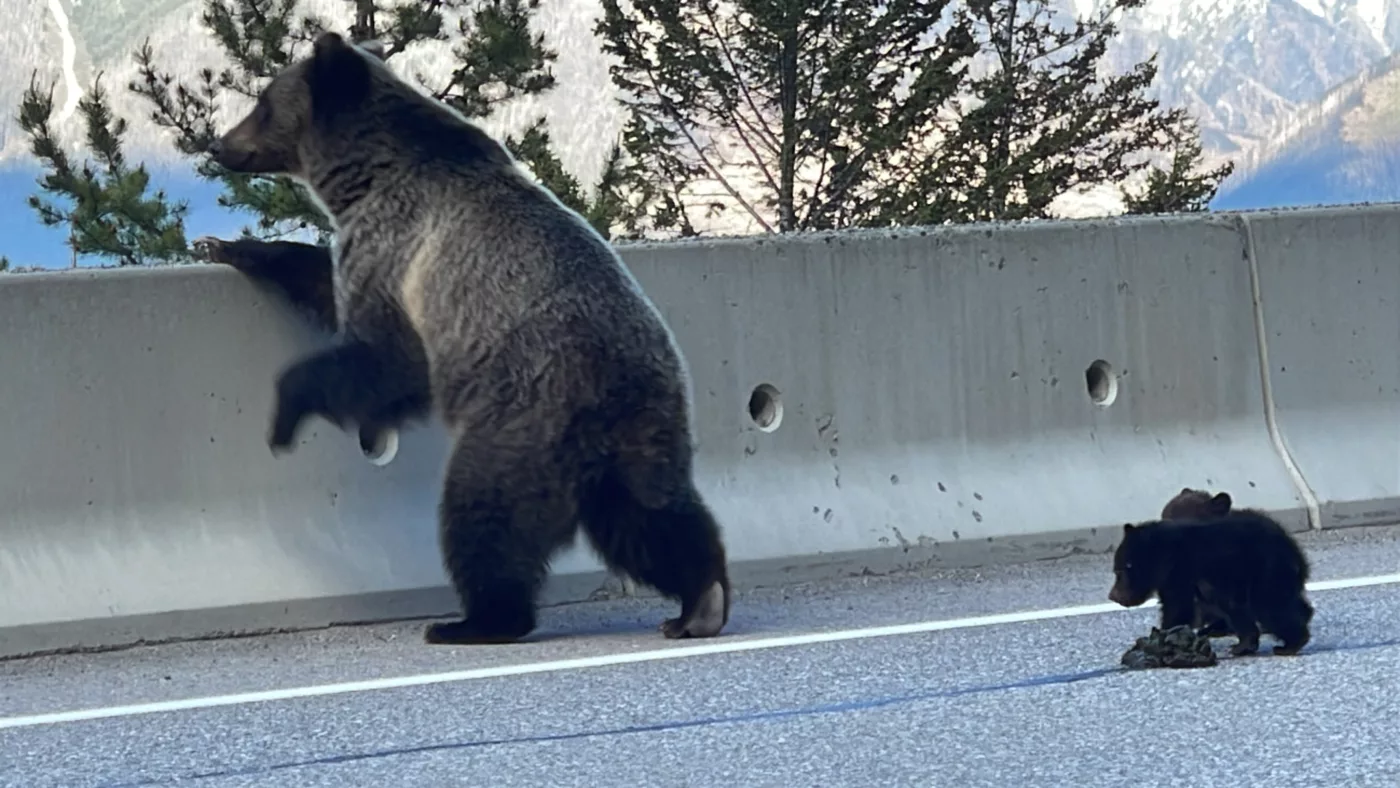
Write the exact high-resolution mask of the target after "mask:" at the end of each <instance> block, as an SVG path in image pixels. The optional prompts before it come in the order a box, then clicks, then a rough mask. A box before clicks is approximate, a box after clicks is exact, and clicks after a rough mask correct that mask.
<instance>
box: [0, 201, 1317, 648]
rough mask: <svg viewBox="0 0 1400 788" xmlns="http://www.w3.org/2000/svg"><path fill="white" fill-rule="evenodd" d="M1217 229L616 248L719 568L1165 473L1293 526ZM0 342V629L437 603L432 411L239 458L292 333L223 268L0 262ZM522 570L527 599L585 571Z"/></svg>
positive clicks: (1086, 542) (435, 607)
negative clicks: (671, 385) (661, 355)
mask: <svg viewBox="0 0 1400 788" xmlns="http://www.w3.org/2000/svg"><path fill="white" fill-rule="evenodd" d="M1244 251H1245V234H1243V233H1241V232H1240V231H1239V226H1238V222H1237V220H1235V219H1233V218H1230V217H1191V218H1181V217H1176V218H1150V219H1137V220H1132V221H1121V220H1120V221H1102V222H1066V223H1055V224H1037V225H1022V226H1013V227H1005V228H996V229H995V230H993V229H992V228H989V227H964V228H953V229H939V230H937V231H932V230H930V231H927V232H922V231H918V230H912V231H903V232H882V233H853V234H821V235H813V236H804V237H797V238H788V239H782V240H781V241H778V240H775V239H758V240H721V241H704V242H690V243H681V244H666V245H631V246H624V247H622V252H623V255H624V257H625V258H626V260H627V262H628V264H629V266H631V268H632V269H633V270H634V272H635V273H636V275H637V277H638V279H639V280H640V281H641V283H642V285H643V287H644V288H645V289H646V290H647V291H648V293H649V294H650V295H651V296H652V298H653V299H654V300H655V301H656V302H657V304H658V306H659V307H660V308H661V310H662V312H663V313H664V314H665V316H666V318H667V319H668V320H669V321H670V323H671V325H672V327H673V329H674V330H675V332H676V335H677V337H678V339H679V341H680V344H681V346H682V348H683V349H684V351H685V353H686V355H687V358H688V361H689V363H690V367H691V371H692V376H693V379H694V385H695V400H696V426H697V433H698V440H699V442H700V451H701V456H700V458H699V460H698V466H699V471H700V474H701V477H702V485H703V488H704V491H705V492H706V494H707V495H708V496H709V499H710V501H711V503H712V505H713V506H714V507H715V509H716V511H717V512H718V514H719V516H720V518H721V519H722V521H723V524H724V526H725V530H726V536H727V540H728V542H729V547H730V555H731V557H732V559H733V561H734V562H735V568H734V575H735V579H736V582H737V584H738V585H739V586H740V587H741V588H742V587H744V586H752V585H756V584H766V583H770V582H778V581H783V580H797V579H808V578H815V577H823V576H832V575H840V574H844V573H860V572H865V571H875V572H883V571H889V570H892V569H899V568H907V567H911V566H916V565H923V564H927V563H930V562H934V563H938V562H943V563H966V562H983V561H988V560H996V559H998V558H1006V557H1043V556H1049V555H1063V554H1066V553H1069V552H1074V551H1077V550H1101V549H1106V548H1107V547H1109V546H1110V545H1111V544H1112V542H1113V541H1114V540H1115V539H1116V536H1117V533H1118V526H1119V525H1121V524H1122V523H1123V522H1125V521H1129V520H1137V519H1145V518H1148V517H1152V516H1155V515H1156V513H1157V512H1158V510H1159V509H1160V507H1161V505H1162V503H1164V502H1165V500H1166V499H1167V498H1168V497H1170V496H1171V495H1172V494H1173V493H1174V492H1176V490H1178V489H1179V488H1180V487H1181V486H1183V485H1193V486H1207V487H1211V488H1215V489H1227V490H1230V491H1231V492H1232V493H1233V494H1234V495H1235V496H1236V498H1237V499H1238V500H1239V501H1240V502H1241V504H1247V505H1251V506H1260V507H1263V508H1266V509H1269V510H1272V511H1274V512H1275V513H1277V514H1279V515H1280V516H1281V517H1282V518H1283V519H1284V521H1285V522H1286V523H1287V524H1289V525H1290V526H1291V527H1293V528H1302V527H1305V526H1306V516H1305V513H1304V508H1303V499H1301V498H1300V497H1299V495H1298V494H1297V492H1296V491H1295V490H1296V485H1295V480H1294V479H1293V478H1291V477H1290V473H1289V468H1288V467H1287V465H1286V463H1285V462H1284V461H1283V459H1282V458H1281V456H1280V455H1279V453H1278V452H1277V451H1276V446H1275V444H1274V442H1273V438H1272V437H1271V434H1270V431H1269V429H1268V426H1267V419H1266V412H1265V409H1264V402H1265V398H1264V395H1263V391H1262V389H1261V375H1260V359H1259V354H1258V344H1257V341H1256V334H1255V327H1254V313H1253V310H1252V303H1253V281H1252V279H1251V266H1250V264H1249V263H1250V260H1249V258H1248V257H1247V256H1246V255H1245V254H1244ZM0 336H3V337H4V342H0V370H3V371H4V378H5V385H4V386H3V387H0V412H3V413H4V414H5V416H4V418H5V419H6V421H5V422H4V424H5V427H4V436H5V438H6V440H5V441H4V442H3V448H0V452H2V453H0V500H3V501H4V502H5V504H6V506H5V508H4V513H5V514H4V517H5V519H4V521H3V523H2V524H0V654H18V653H32V652H34V651H38V650H45V649H54V648H71V647H83V646H87V647H95V646H107V645H114V644H122V643H129V642H132V641H136V640H140V639H156V638H170V637H190V636H200V635H210V634H215V633H220V632H230V631H243V630H263V629H269V628H291V627H302V626H315V625H322V624H328V623H332V622H341V621H354V620H373V619H384V618H397V617H408V616H419V615H443V614H449V613H452V612H453V611H455V609H456V600H455V599H454V598H453V597H452V595H451V593H450V592H449V591H448V590H447V588H446V585H445V583H446V580H445V577H444V575H443V572H442V570H441V567H440V565H439V562H438V556H437V552H436V541H435V537H434V528H435V523H434V520H435V517H434V510H435V506H436V501H437V495H438V489H439V481H440V478H441V462H442V460H443V456H444V449H445V446H444V443H443V441H442V437H441V435H440V433H439V432H437V430H435V429H422V430H416V431H413V432H410V433H408V434H406V435H405V436H404V438H403V444H402V446H401V448H400V450H399V452H398V456H397V458H396V459H395V460H394V461H393V462H391V463H389V464H388V465H386V466H384V467H376V466H374V465H372V464H370V463H369V462H367V461H366V459H365V458H364V457H362V456H361V455H360V453H359V450H358V448H357V446H356V437H355V436H354V435H353V434H344V433H341V432H339V431H338V430H335V429H333V428H329V427H327V426H325V425H324V424H323V423H319V422H317V423H316V425H315V428H314V429H310V430H308V431H307V433H308V434H307V437H306V441H305V445H303V446H301V447H300V448H299V449H298V451H297V452H296V453H294V454H292V455H290V456H287V457H282V458H273V457H272V456H271V455H270V453H269V452H268V450H267V448H266V446H265V444H264V436H265V431H266V428H267V420H268V412H269V408H270V404H271V395H272V380H273V377H274V375H275V373H276V371H277V369H278V368H279V367H280V366H281V365H282V364H283V363H285V362H286V361H287V360H288V359H290V358H292V357H293V356H294V355H296V354H298V353H300V352H304V350H306V349H307V348H309V347H311V346H312V345H313V344H314V343H315V342H317V341H319V338H318V337H317V336H316V335H314V334H312V333H311V332H309V331H308V330H307V329H305V328H304V327H303V326H302V324H301V322H300V319H299V318H298V317H297V316H295V315H293V314H291V313H290V312H289V311H287V310H284V309H282V308H280V306H279V305H278V304H277V302H276V301H274V300H273V299H272V298H271V297H270V296H268V295H265V294H263V293H260V292H258V291H257V290H256V289H255V288H253V287H252V286H251V285H250V284H248V283H247V282H245V281H244V280H242V279H241V278H240V277H239V276H238V275H236V274H235V273H234V272H232V271H230V270H227V269H223V268H218V267H186V268H177V269H166V270H143V271H104V272H97V273H87V272H82V273H59V274H26V275H22V276H9V277H3V278H0ZM1096 362H1098V363H1096ZM1096 399H1097V400H1098V401H1096ZM555 571H556V574H555V576H554V579H553V580H552V582H551V586H550V589H549V591H548V592H547V594H546V598H547V600H548V601H565V600H576V599H582V598H585V597H587V596H588V595H589V594H591V593H593V592H594V591H596V590H597V589H598V587H599V585H600V584H601V583H603V581H604V580H605V579H606V578H605V576H604V575H603V574H602V572H601V571H600V567H599V565H598V563H597V561H596V560H595V559H594V558H593V557H592V556H591V554H590V553H588V552H587V551H585V550H583V549H576V550H574V551H573V552H571V553H569V554H567V555H565V556H562V557H561V558H560V559H559V560H558V561H556V562H555ZM740 605H741V607H740V608H739V609H738V610H737V611H736V615H740V616H742V602H741V603H740Z"/></svg>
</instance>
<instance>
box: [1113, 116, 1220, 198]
mask: <svg viewBox="0 0 1400 788" xmlns="http://www.w3.org/2000/svg"><path fill="white" fill-rule="evenodd" d="M1177 112H1179V113H1180V115H1181V120H1180V123H1179V125H1177V126H1175V127H1174V128H1173V133H1172V134H1171V143H1170V148H1171V160H1170V162H1169V164H1168V165H1167V167H1166V168H1165V169H1163V168H1160V167H1153V168H1152V171H1151V172H1150V173H1148V176H1147V181H1146V184H1145V185H1144V187H1143V189H1142V192H1141V193H1140V194H1132V193H1131V192H1129V191H1128V190H1127V189H1122V190H1121V192H1122V195H1123V203H1124V205H1125V206H1126V207H1127V212H1128V213H1130V214H1147V213H1155V214H1161V213H1198V212H1201V211H1205V210H1207V207H1208V206H1209V204H1210V201H1211V198H1213V197H1214V196H1215V193H1216V191H1217V190H1218V189H1219V188H1220V184H1221V183H1224V181H1225V179H1226V178H1228V177H1230V174H1231V173H1233V172H1234V171H1235V163H1234V162H1232V161H1227V162H1225V163H1224V164H1221V165H1219V166H1217V167H1216V168H1214V169H1211V170H1206V171H1204V172H1202V171H1200V168H1201V166H1202V163H1203V160H1204V158H1205V157H1204V154H1203V152H1202V150H1201V140H1200V136H1199V134H1198V133H1197V131H1196V124H1195V123H1194V121H1191V120H1190V119H1189V118H1187V117H1185V114H1186V113H1185V111H1184V110H1177Z"/></svg>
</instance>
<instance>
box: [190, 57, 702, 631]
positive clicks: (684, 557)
mask: <svg viewBox="0 0 1400 788" xmlns="http://www.w3.org/2000/svg"><path fill="white" fill-rule="evenodd" d="M383 57H384V53H383V48H382V47H379V46H376V45H374V44H371V43H366V44H360V45H356V44H352V43H350V42H348V41H347V40H345V39H344V38H342V37H341V36H340V35H338V34H335V33H322V34H321V35H319V36H317V38H316V39H315V42H314V43H313V46H312V52H311V54H310V55H309V56H307V57H304V58H302V59H300V60H297V61H295V62H293V63H292V64H290V65H288V66H286V67H285V68H283V69H282V70H281V71H280V72H279V73H278V74H277V75H276V76H274V77H273V79H272V80H271V81H270V82H269V83H268V84H267V85H266V86H265V87H264V88H263V90H262V92H261V93H260V94H259V96H258V98H257V102H256V105H255V106H254V107H253V109H252V111H251V112H250V113H249V114H248V115H247V116H246V117H245V118H244V119H243V120H241V121H240V122H239V123H238V124H237V125H235V126H234V127H233V129H231V130H230V131H229V132H228V133H226V134H225V135H223V137H221V138H220V139H218V140H217V141H216V142H215V143H214V145H213V146H212V147H211V150H210V154H211V155H212V157H213V158H214V160H215V161H216V162H218V163H219V164H220V165H221V166H223V167H224V168H225V169H228V170H230V171H233V172H240V173H246V174H260V175H286V176H290V177H292V178H294V179H296V180H297V181H299V182H300V183H302V184H303V185H304V186H305V187H306V188H307V190H308V192H309V193H310V194H311V195H312V196H313V197H314V198H315V199H316V200H317V202H318V203H319V205H320V206H321V208H322V209H323V210H324V211H325V213H326V214H327V216H328V217H329V218H330V219H331V220H332V223H333V226H334V228H335V244H334V249H333V250H331V251H327V252H319V251H315V250H313V249H311V248H308V247H307V246H306V245H304V244H303V245H297V244H282V245H268V244H265V243H258V242H254V243H239V242H227V243H226V242H222V241H217V242H214V241H208V242H206V243H205V244H204V246H205V247H206V249H205V251H206V253H207V254H208V255H209V256H210V257H211V258H212V259H217V260H219V261H221V262H223V263H225V264H227V265H231V266H233V267H235V268H237V269H238V270H240V271H242V272H243V273H245V274H246V275H248V276H249V277H251V278H253V279H255V280H257V281H260V282H265V283H267V284H269V285H271V286H272V287H273V289H276V290H279V291H280V292H281V293H282V294H283V295H284V296H285V297H286V298H288V299H290V300H291V301H293V302H294V303H297V304H298V305H299V306H301V307H302V308H303V309H305V311H307V312H308V314H309V315H310V316H311V317H312V318H313V319H314V320H316V321H317V322H320V323H322V324H326V323H327V321H329V320H333V321H334V330H335V338H334V340H333V342H332V344H331V346H330V347H328V348H326V349H324V350H321V351H318V352H316V353H313V354H311V355H309V356H307V357H306V358H303V359H301V360H300V361H297V362H295V363H293V364H291V365H290V366H288V367H287V368H286V369H285V370H283V371H282V373H281V374H280V375H279V377H278V380H277V383H276V405H275V412H274V414H273V418H272V425H271V430H270V432H269V436H268V444H269V446H270V447H271V448H272V449H273V451H274V452H281V451H288V450H290V449H291V447H292V445H293V442H294V439H295V434H296V432H297V429H298V427H299V426H300V425H301V424H302V422H303V421H305V420H306V419H308V418H311V417H313V416H320V417H322V418H324V419H326V420H328V421H330V422H331V423H333V424H336V425H338V426H341V427H342V428H343V427H345V426H347V425H349V424H357V425H359V428H360V433H361V438H362V441H363V439H364V436H365V435H366V434H374V433H376V432H377V431H379V430H380V429H382V428H385V427H391V426H396V425H398V424H401V423H403V422H405V421H407V420H412V419H420V418H424V417H426V416H428V415H436V416H438V417H440V419H441V421H442V423H443V424H444V425H445V427H446V429H447V432H448V434H449V436H450V437H451V441H452V447H451V450H450V455H449V459H448V461H447V467H446V469H445V473H444V476H443V483H442V491H441V497H440V499H439V504H438V535H439V548H440V550H441V552H442V556H443V563H444V566H445V568H446V570H447V574H448V576H449V578H450V579H451V581H452V584H453V586H454V588H455V589H456V591H457V593H458V595H459V597H460V599H461V601H462V605H463V608H464V616H463V618H462V619H461V620H458V621H453V622H448V623H437V624H433V625H431V626H429V627H428V628H427V629H426V630H425V631H424V638H425V640H427V641H428V642H430V643H457V644H465V643H501V642H510V641H514V640H517V639H519V638H521V637H524V636H525V635H527V634H529V633H530V632H531V631H533V630H534V628H535V626H536V604H537V596H538V593H539V591H540V589H541V587H542V585H543V583H544V581H545V579H546V576H547V574H548V569H549V563H550V560H551V558H552V556H553V555H554V554H555V553H556V552H557V551H559V550H560V549H562V548H564V547H566V546H567V545H569V544H570V543H572V542H573V540H574V536H575V534H576V532H577V531H578V530H579V528H580V526H581V527H582V530H583V531H584V533H585V534H586V536H587V538H588V540H589V542H590V543H591V545H592V546H593V548H594V550H595V551H596V552H597V553H598V554H599V556H600V557H601V558H602V559H603V562H604V563H605V564H606V565H607V566H608V568H609V569H611V570H613V571H614V572H616V573H620V574H625V575H628V576H630V577H631V578H633V579H635V580H636V581H637V582H638V583H639V584H642V585H646V586H650V587H651V588H654V589H656V590H657V591H659V592H660V593H661V594H662V595H663V596H665V597H667V598H669V599H672V600H676V601H679V602H680V607H681V611H680V615H679V616H678V617H676V618H671V619H667V620H665V621H663V622H662V623H661V630H662V632H663V634H664V635H665V636H666V637H668V638H683V637H712V636H714V635H717V634H718V633H719V632H720V630H722V629H723V628H724V626H725V624H726V623H727V622H728V620H729V612H730V583H729V576H728V571H727V568H726V558H725V549H724V543H723V540H722V538H721V534H720V528H719V525H718V523H717V522H716V520H715V517H714V515H713V514H712V513H711V511H710V509H709V507H708V505H707V504H706V502H705V501H704V500H703V498H702V496H701V495H700V492H699V491H698V490H697V488H696V483H695V478H694V465H693V461H694V453H695V446H694V438H693V434H692V428H691V425H690V417H691V394H690V390H689V389H690V378H689V371H688V369H687V367H686V364H685V360H684V358H683V357H682V355H681V352H680V349H679V348H678V347H677V345H676V343H675V340H674V338H673V337H672V335H671V332H670V329H669V327H668V326H667V325H666V324H665V322H664V321H663V320H662V318H661V315H660V313H659V312H658V311H657V310H656V308H655V306H654V305H653V304H652V303H651V301H650V300H649V299H648V298H647V297H646V295H645V294H644V293H643V292H642V289H641V288H640V286H639V285H638V284H637V282H636V281H635V280H634V279H633V278H632V275H631V273H630V272H629V271H628V270H627V268H626V266H625V265H624V264H623V262H622V259H621V258H620V257H619V255H618V254H617V252H616V251H615V250H614V249H613V247H612V245H611V244H609V243H608V242H607V241H606V240H605V239H604V238H603V237H602V236H601V235H599V234H598V233H597V232H596V231H595V230H594V229H593V228H592V227H591V226H590V225H589V224H588V222H587V221H585V220H584V219H583V218H582V217H581V216H579V215H578V214H577V213H575V212H574V211H572V210H570V209H569V208H567V207H566V206H564V205H563V204H562V203H561V202H560V201H559V200H558V199H557V198H556V197H555V196H554V195H553V194H552V193H551V192H549V190H547V189H545V188H544V187H542V186H540V185H538V184H537V183H536V182H535V181H534V180H533V179H532V178H531V177H530V176H529V174H528V173H527V172H525V171H524V170H523V169H521V168H520V166H519V165H518V164H517V162H516V161H515V159H514V158H513V157H512V156H511V155H510V153H509V152H508V151H507V150H506V148H505V146H504V145H502V144H501V143H499V142H497V141H496V140H495V139H493V138H492V137H490V136H489V135H487V134H486V133H485V132H484V131H482V130H481V129H480V128H478V127H477V126H475V125H473V124H472V123H470V122H469V121H467V120H466V119H465V118H464V117H463V116H462V115H461V114H459V113H457V112H455V111H454V110H452V109H451V108H450V107H448V106H447V105H445V104H443V103H442V102H439V101H436V100H434V99H433V98H432V97H430V96H427V95H426V94H424V93H423V92H422V91H420V90H419V89H417V88H415V87H414V86H412V85H410V84H409V83H407V82H405V81H403V80H402V79H400V78H399V77H398V76H397V75H395V74H394V73H393V72H392V71H390V70H389V68H388V67H387V66H386V65H385V64H384V62H383ZM328 294H330V295H331V296H332V297H331V298H330V300H328V298H327V297H328Z"/></svg>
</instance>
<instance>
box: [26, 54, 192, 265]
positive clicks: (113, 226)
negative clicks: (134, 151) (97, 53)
mask: <svg viewBox="0 0 1400 788" xmlns="http://www.w3.org/2000/svg"><path fill="white" fill-rule="evenodd" d="M37 76H38V75H37V74H34V75H31V77H30V81H29V87H28V88H27V89H26V90H25V92H24V96H23V98H22V99H21V102H20V113H19V125H20V128H21V129H22V130H23V131H24V132H25V134H27V135H28V136H29V140H30V148H29V149H30V152H32V153H33V154H34V156H35V157H36V158H38V159H39V161H40V163H41V164H42V165H43V167H44V169H45V174H44V176H43V177H42V178H41V179H39V188H40V189H41V190H42V191H43V192H45V193H47V194H50V195H54V196H56V197H60V198H63V199H65V200H66V201H68V202H69V203H70V204H71V207H68V208H61V207H58V206H57V205H55V204H54V203H53V202H50V201H48V200H44V199H43V198H41V197H39V196H38V195H33V196H31V197H30V198H29V199H28V203H29V206H30V207H31V208H33V209H34V211H35V212H36V213H38V214H39V220H40V221H41V222H43V223H44V224H45V225H46V226H49V227H55V226H59V225H66V226H67V227H68V230H69V234H68V245H69V247H70V248H72V250H73V254H74V264H75V265H76V262H77V257H78V256H79V255H92V256H96V257H104V258H111V259H115V260H116V261H117V263H118V264H119V265H123V266H126V265H144V264H147V263H169V262H181V261H188V260H189V259H190V252H189V247H188V246H187V244H186V241H185V226H184V217H185V214H186V211H187V210H188V206H187V205H185V203H183V202H171V201H170V200H169V199H167V197H166V195H165V192H164V191H162V190H159V189H157V190H156V191H155V192H154V193H153V194H152V195H150V196H147V190H148V189H149V188H150V174H149V173H148V172H147V171H146V168H145V166H143V165H137V166H135V167H132V166H130V165H129V164H128V163H127V161H126V156H125V154H124V153H123V151H122V141H123V139H122V138H123V136H124V135H125V133H126V128H127V124H126V121H125V120H124V119H121V118H116V117H113V115H112V111H111V107H110V106H109V105H108V103H107V94H106V91H105V90H104V89H103V87H102V75H101V74H99V75H97V77H96V79H95V80H94V82H93V86H92V89H91V90H90V91H88V93H87V94H86V95H85V96H84V97H83V98H82V99H81V100H79V102H78V111H79V112H80V113H81V114H82V117H83V120H84V121H85V123H86V131H87V134H86V142H87V148H88V150H90V151H91V152H92V155H93V156H94V157H95V158H96V162H95V163H94V162H85V163H83V164H81V165H76V164H74V163H73V162H72V161H71V160H70V159H69V157H68V154H67V152H66V151H65V150H64V148H63V145H62V144H61V142H60V141H59V139H58V137H57V135H56V134H55V132H54V129H53V128H52V126H51V125H50V123H51V121H52V118H53V108H54V107H53V88H54V86H53V84H52V83H51V84H50V85H49V87H48V89H47V90H42V89H40V87H39V85H38V82H37ZM7 262H8V261H7Z"/></svg>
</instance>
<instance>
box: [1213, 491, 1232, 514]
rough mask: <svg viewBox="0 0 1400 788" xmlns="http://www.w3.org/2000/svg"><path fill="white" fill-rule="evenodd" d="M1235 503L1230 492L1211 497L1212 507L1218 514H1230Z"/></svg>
mask: <svg viewBox="0 0 1400 788" xmlns="http://www.w3.org/2000/svg"><path fill="white" fill-rule="evenodd" d="M1234 503H1235V502H1234V501H1233V500H1231V498H1230V494H1229V493H1227V492H1223V493H1217V494H1216V496H1215V497H1214V498H1211V499H1210V509H1211V511H1213V512H1215V513H1216V514H1228V513H1229V512H1230V507H1231V506H1233V505H1234Z"/></svg>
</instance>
